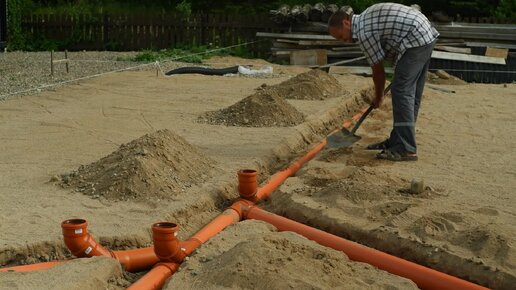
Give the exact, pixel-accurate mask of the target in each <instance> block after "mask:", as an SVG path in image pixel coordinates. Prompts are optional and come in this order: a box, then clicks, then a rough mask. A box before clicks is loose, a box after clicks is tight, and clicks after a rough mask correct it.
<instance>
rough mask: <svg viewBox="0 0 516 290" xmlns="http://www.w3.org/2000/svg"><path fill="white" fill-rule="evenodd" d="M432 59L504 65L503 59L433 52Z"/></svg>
mask: <svg viewBox="0 0 516 290" xmlns="http://www.w3.org/2000/svg"><path fill="white" fill-rule="evenodd" d="M432 58H438V59H449V60H456V61H466V62H479V63H492V64H503V65H505V64H506V63H505V59H503V58H500V57H490V56H482V55H470V54H462V53H453V52H444V51H435V50H434V51H433V52H432Z"/></svg>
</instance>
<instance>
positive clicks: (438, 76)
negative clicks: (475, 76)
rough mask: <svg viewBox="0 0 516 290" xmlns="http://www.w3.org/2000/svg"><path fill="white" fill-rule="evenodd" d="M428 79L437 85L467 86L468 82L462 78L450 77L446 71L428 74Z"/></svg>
mask: <svg viewBox="0 0 516 290" xmlns="http://www.w3.org/2000/svg"><path fill="white" fill-rule="evenodd" d="M426 79H427V80H428V82H429V83H431V84H436V85H466V84H468V83H467V82H466V81H463V80H461V79H460V78H458V77H456V76H453V75H450V74H448V73H446V72H445V71H441V70H438V71H437V72H436V73H432V72H427V75H426Z"/></svg>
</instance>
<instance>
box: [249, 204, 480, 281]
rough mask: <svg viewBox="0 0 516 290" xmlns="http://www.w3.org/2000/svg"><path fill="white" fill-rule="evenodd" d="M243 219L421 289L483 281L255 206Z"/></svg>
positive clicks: (250, 208)
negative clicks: (292, 234) (264, 224)
mask: <svg viewBox="0 0 516 290" xmlns="http://www.w3.org/2000/svg"><path fill="white" fill-rule="evenodd" d="M244 219H255V220H260V221H264V222H267V223H269V224H271V225H273V226H275V227H276V228H277V229H278V231H290V232H295V233H298V234H300V235H302V236H304V237H305V238H307V239H309V240H312V241H315V242H317V243H319V244H321V245H323V246H326V247H329V248H332V249H335V250H338V251H342V252H344V253H345V254H346V255H347V256H348V257H349V258H350V259H351V260H354V261H358V262H364V263H368V264H370V265H373V266H375V267H377V268H379V269H382V270H384V271H387V272H389V273H392V274H394V275H398V276H401V277H405V278H407V279H410V280H412V281H414V283H416V284H417V286H418V287H420V288H421V289H439V290H456V289H464V290H474V289H475V290H476V289H487V288H484V287H482V286H480V285H477V284H474V283H471V282H468V281H466V280H462V279H459V278H457V277H454V276H451V275H448V274H445V273H442V272H439V271H436V270H433V269H430V268H427V267H424V266H421V265H419V264H416V263H413V262H410V261H407V260H404V259H401V258H398V257H396V256H392V255H389V254H386V253H384V252H381V251H378V250H375V249H373V248H369V247H366V246H363V245H361V244H358V243H355V242H352V241H349V240H346V239H344V238H341V237H338V236H335V235H332V234H330V233H327V232H324V231H321V230H318V229H316V228H312V227H309V226H307V225H304V224H302V223H298V222H296V221H293V220H290V219H287V218H284V217H282V216H279V215H276V214H273V213H270V212H267V211H265V210H263V209H260V208H258V207H256V206H251V207H249V208H246V209H244Z"/></svg>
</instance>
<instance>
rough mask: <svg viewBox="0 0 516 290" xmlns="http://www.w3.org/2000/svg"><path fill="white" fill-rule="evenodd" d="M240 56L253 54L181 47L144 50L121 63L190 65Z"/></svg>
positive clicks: (231, 50) (241, 47) (243, 50)
mask: <svg viewBox="0 0 516 290" xmlns="http://www.w3.org/2000/svg"><path fill="white" fill-rule="evenodd" d="M225 55H232V56H239V57H251V53H250V52H249V51H248V50H247V49H246V48H245V47H243V46H239V47H235V48H229V49H218V48H217V47H211V48H210V47H208V46H189V45H179V46H178V47H176V48H170V49H162V50H159V51H153V50H144V51H142V52H141V53H139V54H137V55H136V56H135V57H133V58H119V59H118V60H120V61H137V62H153V61H160V60H178V61H183V62H190V63H202V61H203V60H204V59H207V58H210V57H212V56H225Z"/></svg>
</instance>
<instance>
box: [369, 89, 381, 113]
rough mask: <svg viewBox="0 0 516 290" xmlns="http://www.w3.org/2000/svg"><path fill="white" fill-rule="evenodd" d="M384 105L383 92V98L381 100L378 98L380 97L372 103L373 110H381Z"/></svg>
mask: <svg viewBox="0 0 516 290" xmlns="http://www.w3.org/2000/svg"><path fill="white" fill-rule="evenodd" d="M382 103H383V92H382V97H381V98H378V97H376V98H374V100H373V101H372V103H371V105H373V108H375V109H378V108H380V106H381V105H382Z"/></svg>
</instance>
